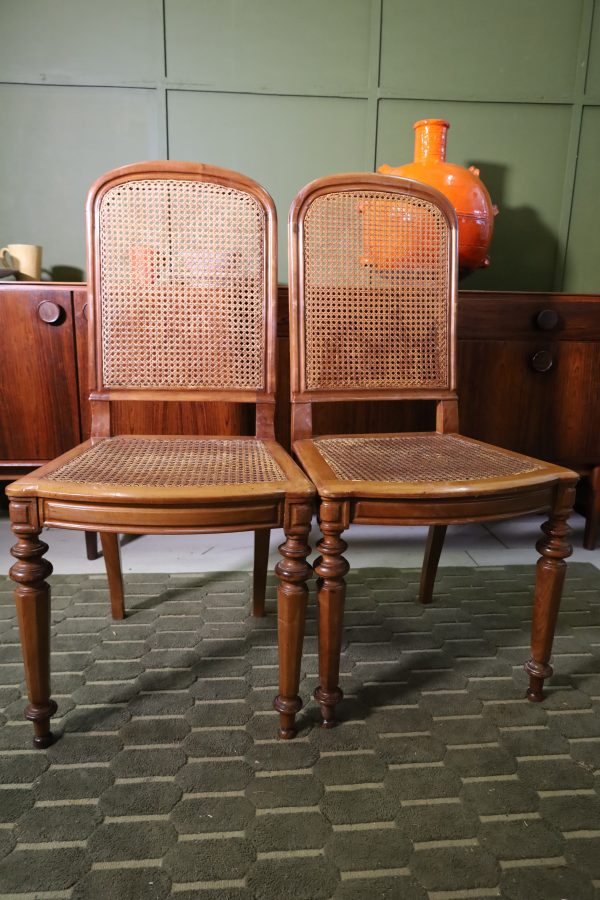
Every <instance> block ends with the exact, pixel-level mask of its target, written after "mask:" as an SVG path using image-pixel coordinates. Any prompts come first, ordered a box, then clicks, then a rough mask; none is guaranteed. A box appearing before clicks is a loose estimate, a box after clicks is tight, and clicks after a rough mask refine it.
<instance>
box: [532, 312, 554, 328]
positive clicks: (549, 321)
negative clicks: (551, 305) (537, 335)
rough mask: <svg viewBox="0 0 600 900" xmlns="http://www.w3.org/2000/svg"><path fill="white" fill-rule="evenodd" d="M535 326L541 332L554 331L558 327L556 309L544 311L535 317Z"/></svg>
mask: <svg viewBox="0 0 600 900" xmlns="http://www.w3.org/2000/svg"><path fill="white" fill-rule="evenodd" d="M535 324H536V325H537V327H538V328H539V329H540V331H552V329H553V328H556V326H557V325H558V313H557V312H556V310H555V309H542V310H541V311H540V312H539V313H538V314H537V316H536V317H535Z"/></svg>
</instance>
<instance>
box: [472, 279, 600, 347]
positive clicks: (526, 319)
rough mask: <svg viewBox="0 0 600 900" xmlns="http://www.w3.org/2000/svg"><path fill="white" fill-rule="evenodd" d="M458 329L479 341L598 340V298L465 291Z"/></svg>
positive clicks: (599, 339)
mask: <svg viewBox="0 0 600 900" xmlns="http://www.w3.org/2000/svg"><path fill="white" fill-rule="evenodd" d="M457 332H458V335H459V337H461V338H463V339H465V340H478V341H481V340H487V339H488V338H489V339H493V340H527V339H530V340H536V339H537V340H540V339H541V340H544V339H546V340H551V341H600V298H597V297H594V298H592V297H589V296H584V295H574V296H570V297H569V298H568V299H563V298H561V297H560V295H559V296H557V295H556V294H501V293H497V294H493V295H492V294H479V293H477V292H476V291H473V292H465V293H463V294H461V298H460V302H459V304H458V321H457Z"/></svg>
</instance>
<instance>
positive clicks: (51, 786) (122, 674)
mask: <svg viewBox="0 0 600 900" xmlns="http://www.w3.org/2000/svg"><path fill="white" fill-rule="evenodd" d="M126 582H127V585H126V602H127V608H128V613H129V614H128V617H127V618H126V620H125V621H124V622H118V623H117V622H113V621H112V620H111V619H110V618H109V616H108V594H107V589H106V583H105V580H104V579H103V578H102V577H92V576H88V577H86V576H64V577H57V578H53V579H52V585H53V623H54V625H53V632H54V636H53V644H52V667H53V694H54V697H55V698H56V699H57V701H58V703H59V715H58V717H57V719H56V725H55V731H56V732H58V733H61V735H62V736H61V738H60V740H59V741H58V742H57V743H56V744H55V745H54V746H53V747H52V748H50V749H49V750H48V751H34V750H33V749H31V745H30V739H31V726H30V725H29V723H24V722H23V720H22V711H23V700H22V697H21V695H22V677H23V671H22V666H21V663H20V648H19V643H18V640H19V639H18V631H17V628H16V625H15V620H14V610H13V605H12V592H11V588H10V582H9V581H8V579H3V580H1V581H0V788H1V789H0V858H1V859H0V896H1V897H3V898H6V897H12V896H13V895H16V896H18V897H21V898H24V897H36V898H45V897H47V898H63V897H64V898H68V897H73V898H108V897H111V896H112V897H115V898H120V900H123V898H137V897H140V898H161V897H167V896H171V895H172V896H176V897H179V898H181V900H185V898H189V900H191V898H204V900H212V898H215V900H216V898H218V900H229V898H232V900H249V898H259V900H285V898H292V897H294V898H305V900H313V898H321V897H322V898H336V900H341V898H343V900H350V898H353V900H363V898H368V900H375V898H379V897H386V898H408V900H411V898H429V900H452V898H463V897H464V898H467V897H469V898H472V897H476V898H480V897H496V896H501V897H508V898H528V900H530V898H538V897H539V898H544V900H554V898H556V900H560V898H562V900H565V898H566V900H586V898H593V897H600V796H599V795H600V573H599V572H598V571H597V570H596V569H594V568H593V567H592V566H589V565H582V564H573V565H572V566H570V567H569V574H568V577H567V583H566V589H565V598H564V602H563V609H562V612H561V617H560V621H559V629H558V635H557V638H556V642H555V654H554V660H553V662H554V666H555V672H556V674H555V676H554V678H553V679H552V680H551V682H550V689H549V691H548V696H547V699H546V701H545V702H544V704H543V705H538V704H532V703H529V702H527V701H526V700H525V699H523V698H524V692H525V687H526V678H525V675H524V673H523V672H522V669H521V665H522V663H523V661H524V660H525V659H526V658H527V657H528V655H529V622H530V610H531V596H532V584H533V567H521V566H511V567H509V568H476V569H466V568H465V569H442V570H440V574H439V578H438V582H437V595H436V602H435V603H434V605H433V606H431V607H429V608H423V607H421V606H419V605H418V604H417V603H416V600H415V598H416V592H417V585H418V572H415V571H402V570H398V569H362V570H358V571H355V572H352V573H351V575H350V577H349V588H348V601H347V614H346V626H347V627H346V633H345V634H346V642H345V649H344V654H343V659H342V671H343V676H342V686H343V688H344V690H345V692H346V695H347V699H346V700H345V702H344V704H343V706H342V716H343V719H344V721H343V724H342V725H341V726H340V727H339V728H337V729H334V730H332V731H323V730H321V729H319V728H318V727H316V726H315V723H316V709H315V705H314V702H308V701H309V697H310V692H311V690H312V689H313V688H314V687H315V684H316V682H317V677H316V672H317V657H316V637H315V633H316V627H315V608H314V584H313V585H312V586H311V606H310V612H309V621H308V624H307V639H306V644H305V657H304V664H303V681H302V685H301V694H302V696H303V699H304V700H305V702H307V708H306V710H305V711H303V713H302V714H301V717H300V726H301V730H300V734H299V736H298V738H297V739H296V740H295V741H293V742H289V743H282V742H278V741H277V740H276V739H275V731H276V726H277V720H276V716H275V714H274V713H273V712H272V711H271V703H272V700H273V696H274V695H275V693H276V685H277V665H276V664H277V652H276V614H275V600H274V598H275V586H274V583H273V582H271V583H270V587H269V594H268V597H269V600H268V604H267V605H268V615H267V617H266V618H265V619H262V620H255V619H252V618H251V616H250V589H251V585H250V577H249V576H248V575H247V574H246V573H226V574H215V573H210V574H205V575H185V576H183V575H181V576H166V575H157V576H153V575H148V576H129V577H128V578H127V579H126Z"/></svg>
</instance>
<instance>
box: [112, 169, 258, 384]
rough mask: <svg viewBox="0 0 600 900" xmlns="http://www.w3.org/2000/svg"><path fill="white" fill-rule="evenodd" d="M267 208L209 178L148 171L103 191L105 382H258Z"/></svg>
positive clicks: (248, 195)
mask: <svg viewBox="0 0 600 900" xmlns="http://www.w3.org/2000/svg"><path fill="white" fill-rule="evenodd" d="M265 218H266V217H265V214H264V210H263V208H262V207H261V205H260V204H259V203H258V201H257V200H256V199H255V198H254V197H252V196H251V195H250V194H247V193H244V192H243V191H240V190H235V189H233V188H231V187H224V186H222V185H220V184H212V183H209V182H201V181H192V180H189V181H186V180H181V181H179V180H169V179H149V180H147V181H144V180H142V181H129V182H125V183H123V184H119V185H117V186H116V187H114V188H111V189H110V190H108V191H107V192H106V194H105V196H104V197H103V199H102V202H101V205H100V212H99V231H100V302H101V315H102V322H101V327H102V372H103V379H104V386H105V387H108V388H119V387H122V388H125V387H127V388H172V389H177V388H179V389H185V388H192V389H193V388H196V389H210V388H221V389H232V390H244V389H248V390H260V389H262V388H263V386H264V366H265V325H264V300H265V290H266V287H265V258H264V256H265V250H264V230H265Z"/></svg>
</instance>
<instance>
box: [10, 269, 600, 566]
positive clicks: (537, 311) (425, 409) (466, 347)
mask: <svg viewBox="0 0 600 900" xmlns="http://www.w3.org/2000/svg"><path fill="white" fill-rule="evenodd" d="M287 328H288V320H287V289H286V288H285V287H281V288H280V291H279V318H278V365H279V386H280V390H279V397H278V404H277V412H276V429H277V434H278V438H279V440H280V441H281V443H282V444H283V445H284V446H286V447H289V341H288V330H287ZM457 333H458V390H459V396H460V414H461V431H462V432H463V433H464V434H467V435H469V436H471V437H476V438H479V439H481V440H484V441H488V442H490V443H493V444H499V445H500V446H503V447H507V448H509V449H511V450H516V451H520V452H522V453H527V454H530V455H532V456H539V457H540V458H542V459H547V460H549V461H551V462H557V463H561V464H564V465H566V466H569V467H571V468H574V469H576V470H577V471H579V472H580V473H581V474H583V475H585V476H587V477H586V478H585V479H584V481H583V483H582V490H581V496H580V502H581V504H582V511H583V512H586V513H587V527H586V536H585V546H587V547H589V548H592V547H593V546H594V545H595V541H596V534H597V529H598V525H599V523H600V390H599V388H600V296H595V295H594V296H591V295H566V294H518V293H492V292H478V291H461V292H460V295H459V302H458V321H457ZM115 415H116V417H117V428H118V430H120V431H121V432H123V433H138V434H143V433H156V434H159V433H163V434H210V433H219V432H220V433H225V434H235V433H238V434H240V433H241V434H250V433H251V432H252V429H253V421H252V416H253V411H252V410H250V409H249V407H248V406H244V405H241V404H235V403H227V404H225V403H212V404H211V403H195V404H180V403H158V404H138V405H135V406H133V405H132V404H127V403H123V404H119V405H117V408H116V410H115ZM433 425H434V415H433V408H432V407H431V406H430V405H429V404H428V403H423V402H421V403H405V404H398V403H393V402H383V403H370V404H361V403H349V404H339V403H338V404H335V405H334V406H330V405H328V404H320V405H319V407H318V409H317V410H316V413H315V431H316V432H317V433H319V432H320V433H323V432H328V431H329V432H332V431H335V432H358V433H360V432H368V431H398V430H403V429H404V430H419V429H428V428H431V427H433ZM88 435H89V408H88V403H87V319H86V293H85V285H81V284H60V285H59V284H45V283H43V284H32V283H31V282H29V283H25V282H23V283H16V282H7V283H5V284H0V478H3V479H4V480H12V479H13V478H15V477H17V476H18V475H20V474H22V473H24V472H25V471H29V470H30V469H31V468H33V467H35V466H37V465H40V464H41V463H43V462H46V461H47V460H49V459H52V458H53V457H55V456H57V455H58V454H59V453H62V452H64V451H65V450H68V449H69V448H70V447H72V446H73V445H75V444H77V443H79V442H80V441H81V440H84V439H85V438H86V437H87V436H88Z"/></svg>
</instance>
